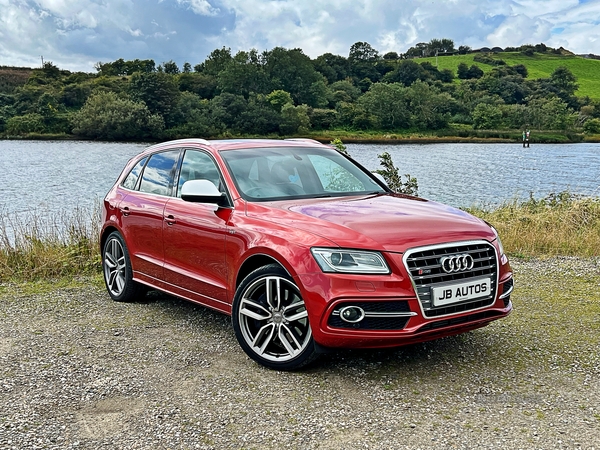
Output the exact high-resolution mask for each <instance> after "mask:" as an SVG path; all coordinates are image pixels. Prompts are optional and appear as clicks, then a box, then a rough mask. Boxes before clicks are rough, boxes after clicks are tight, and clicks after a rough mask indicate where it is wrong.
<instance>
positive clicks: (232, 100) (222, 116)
mask: <svg viewBox="0 0 600 450" xmlns="http://www.w3.org/2000/svg"><path fill="white" fill-rule="evenodd" d="M210 106H211V111H212V114H213V116H214V118H215V120H216V121H217V122H220V123H222V124H223V125H224V126H225V127H226V128H227V129H230V130H238V129H239V126H238V120H239V118H240V117H241V116H242V115H243V113H244V112H245V111H246V110H247V109H248V101H247V100H246V99H245V98H244V96H243V95H237V94H231V93H229V92H223V93H221V94H219V95H217V96H216V97H215V98H213V99H212V100H211V101H210Z"/></svg>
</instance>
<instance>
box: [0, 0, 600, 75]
mask: <svg viewBox="0 0 600 450" xmlns="http://www.w3.org/2000/svg"><path fill="white" fill-rule="evenodd" d="M599 18H600V1H598V0H590V1H586V2H583V1H577V0H502V1H499V0H445V1H441V0H403V1H397V0H319V1H317V0H303V1H298V0H160V1H159V0H77V1H76V0H0V37H1V39H0V65H26V66H36V65H39V61H40V55H43V56H44V58H45V59H47V60H51V61H53V62H54V63H55V64H57V65H58V66H59V67H61V68H68V69H71V70H85V71H93V64H94V63H95V62H97V61H104V62H106V61H114V60H116V59H118V58H124V59H135V58H140V59H154V60H155V61H156V63H157V64H160V63H162V62H164V61H169V60H174V61H176V62H178V64H180V65H181V64H183V62H184V61H189V62H191V63H192V64H196V63H198V62H202V61H203V60H204V59H205V58H206V56H207V55H208V54H209V53H210V52H211V51H212V50H214V49H215V48H221V47H223V46H224V47H230V48H231V49H232V50H233V51H234V52H237V51H239V50H249V49H251V48H256V49H257V50H259V51H263V50H269V49H272V48H273V47H276V46H281V47H286V48H301V49H302V50H303V51H304V52H305V53H306V54H307V55H309V56H311V57H313V58H315V57H317V56H319V55H322V54H323V53H326V52H330V53H334V54H340V55H344V56H347V55H348V51H349V49H350V46H351V45H352V44H353V43H355V42H358V41H366V42H369V43H370V44H371V45H372V46H373V47H375V48H376V49H377V50H379V52H380V53H381V54H384V53H386V52H388V51H395V52H398V53H402V52H404V51H406V50H407V49H408V48H409V47H411V46H414V45H415V44H416V43H418V42H428V41H430V40H431V39H433V38H450V39H453V40H454V42H455V44H456V45H457V46H458V45H469V46H471V47H474V48H476V47H480V46H489V47H491V46H501V47H505V46H516V45H521V44H526V43H534V44H535V43H539V42H544V43H546V44H547V45H550V46H553V47H559V46H563V47H565V48H568V49H569V50H572V51H574V52H575V53H598V52H599V50H598V49H599V48H600V47H599V45H598V43H599V42H600V30H599Z"/></svg>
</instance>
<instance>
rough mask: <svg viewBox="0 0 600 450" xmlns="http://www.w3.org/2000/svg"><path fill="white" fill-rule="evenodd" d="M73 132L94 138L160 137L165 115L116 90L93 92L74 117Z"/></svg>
mask: <svg viewBox="0 0 600 450" xmlns="http://www.w3.org/2000/svg"><path fill="white" fill-rule="evenodd" d="M72 124H73V133H74V134H76V135H78V136H83V137H88V138H93V139H143V138H148V137H157V136H159V135H160V132H161V131H162V130H163V128H164V122H163V120H162V117H160V116H159V115H158V114H151V113H150V111H149V109H148V108H147V107H146V105H145V104H144V103H142V102H134V101H132V100H129V99H125V98H120V97H118V96H117V94H115V93H114V92H100V93H97V94H94V95H92V96H91V97H90V98H88V100H87V101H86V102H85V105H84V106H83V108H81V110H79V111H78V112H77V113H76V114H75V115H74V117H73V120H72Z"/></svg>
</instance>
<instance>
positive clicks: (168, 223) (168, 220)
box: [165, 214, 177, 225]
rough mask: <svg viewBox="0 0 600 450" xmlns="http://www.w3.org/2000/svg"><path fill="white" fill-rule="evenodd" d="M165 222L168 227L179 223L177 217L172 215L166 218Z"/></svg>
mask: <svg viewBox="0 0 600 450" xmlns="http://www.w3.org/2000/svg"><path fill="white" fill-rule="evenodd" d="M165 222H167V225H173V224H174V223H177V221H176V220H175V216H173V215H172V214H169V215H168V216H165Z"/></svg>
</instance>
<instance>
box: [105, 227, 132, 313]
mask: <svg viewBox="0 0 600 450" xmlns="http://www.w3.org/2000/svg"><path fill="white" fill-rule="evenodd" d="M113 240H117V241H118V242H119V244H120V245H121V248H122V249H123V255H124V257H125V287H124V288H123V291H122V292H121V294H119V295H114V294H113V293H112V292H111V290H110V287H109V285H108V280H107V279H106V267H105V260H106V258H105V255H106V252H107V250H108V247H109V245H110V243H111V242H112V241H113ZM102 277H103V278H104V284H105V285H106V290H107V291H108V295H110V298H112V299H113V300H114V301H116V302H129V301H132V300H133V298H134V297H135V295H136V294H137V289H136V286H135V285H134V283H135V282H134V281H133V270H132V268H131V260H130V259H129V250H128V249H127V245H126V244H125V239H123V236H121V234H120V233H119V232H118V231H113V232H112V233H110V234H109V235H108V237H107V238H106V242H105V243H104V247H103V249H102Z"/></svg>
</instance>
